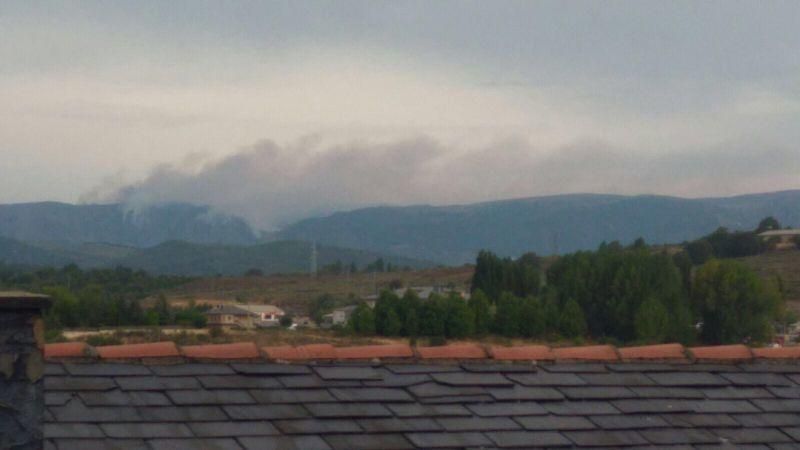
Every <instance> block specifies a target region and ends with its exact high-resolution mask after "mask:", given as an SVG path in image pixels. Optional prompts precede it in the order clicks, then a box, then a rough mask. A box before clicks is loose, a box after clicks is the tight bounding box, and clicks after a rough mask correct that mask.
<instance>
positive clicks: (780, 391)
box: [767, 386, 800, 399]
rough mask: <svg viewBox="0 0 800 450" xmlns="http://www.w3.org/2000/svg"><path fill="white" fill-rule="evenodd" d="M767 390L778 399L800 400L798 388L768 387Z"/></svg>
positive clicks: (799, 389)
mask: <svg viewBox="0 0 800 450" xmlns="http://www.w3.org/2000/svg"><path fill="white" fill-rule="evenodd" d="M767 390H768V391H769V392H770V394H772V395H773V396H775V397H778V398H798V399H800V386H797V387H768V388H767Z"/></svg>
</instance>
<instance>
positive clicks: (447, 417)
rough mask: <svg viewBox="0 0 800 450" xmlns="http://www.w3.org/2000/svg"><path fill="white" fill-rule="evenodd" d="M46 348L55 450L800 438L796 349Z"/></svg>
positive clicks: (695, 443)
mask: <svg viewBox="0 0 800 450" xmlns="http://www.w3.org/2000/svg"><path fill="white" fill-rule="evenodd" d="M45 352H46V356H47V357H48V359H49V362H48V364H47V376H46V378H45V391H46V393H45V401H46V405H47V412H46V425H45V429H44V433H45V438H46V442H47V446H48V447H47V448H57V449H62V450H63V449H76V448H80V449H81V450H87V449H93V448H137V449H139V448H143V449H147V448H150V449H178V448H180V449H271V448H275V449H325V450H328V449H381V450H390V449H417V448H484V449H488V448H536V447H547V448H600V447H603V448H671V449H691V448H753V449H756V448H757V449H784V448H786V449H788V448H797V445H798V443H800V347H787V348H776V349H751V348H748V347H745V346H740V345H735V346H718V347H695V348H688V349H687V348H684V347H682V346H680V345H678V344H665V345H655V346H645V347H628V348H615V347H612V346H584V347H569V348H550V347H547V346H525V347H495V346H488V347H484V346H480V345H474V344H460V345H447V346H442V347H417V348H412V347H409V346H407V345H379V346H360V347H344V348H336V347H333V346H330V345H327V344H317V345H306V346H299V347H264V348H260V349H259V348H257V347H256V346H255V345H254V344H253V343H247V342H245V343H235V344H223V345H204V346H186V347H177V346H175V344H173V343H171V342H169V343H155V344H137V345H121V346H106V347H97V348H92V347H88V346H86V345H84V344H79V343H66V344H52V345H48V346H46V348H45ZM706 446H710V447H706ZM720 446H722V447H720ZM740 446H746V447H740Z"/></svg>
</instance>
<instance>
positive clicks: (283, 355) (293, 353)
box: [262, 344, 336, 361]
mask: <svg viewBox="0 0 800 450" xmlns="http://www.w3.org/2000/svg"><path fill="white" fill-rule="evenodd" d="M262 350H263V351H264V353H265V354H266V355H267V358H269V359H273V360H277V361H310V360H317V359H322V360H329V359H330V360H333V359H336V348H335V347H334V346H333V345H331V344H308V345H301V346H297V347H293V346H291V345H277V346H268V347H262Z"/></svg>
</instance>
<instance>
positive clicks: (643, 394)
mask: <svg viewBox="0 0 800 450" xmlns="http://www.w3.org/2000/svg"><path fill="white" fill-rule="evenodd" d="M629 389H630V390H631V391H632V392H633V393H635V394H636V396H638V397H640V398H663V399H703V398H705V394H704V393H703V391H701V390H700V389H699V388H681V387H656V386H652V387H651V386H633V387H631V388H629Z"/></svg>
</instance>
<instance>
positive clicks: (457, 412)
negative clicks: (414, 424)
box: [386, 403, 471, 417]
mask: <svg viewBox="0 0 800 450" xmlns="http://www.w3.org/2000/svg"><path fill="white" fill-rule="evenodd" d="M386 407H387V408H389V409H390V410H391V411H392V412H393V413H394V414H395V415H397V417H448V416H469V415H471V413H470V411H468V410H467V408H465V407H464V406H461V405H420V404H416V403H411V404H394V405H386Z"/></svg>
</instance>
